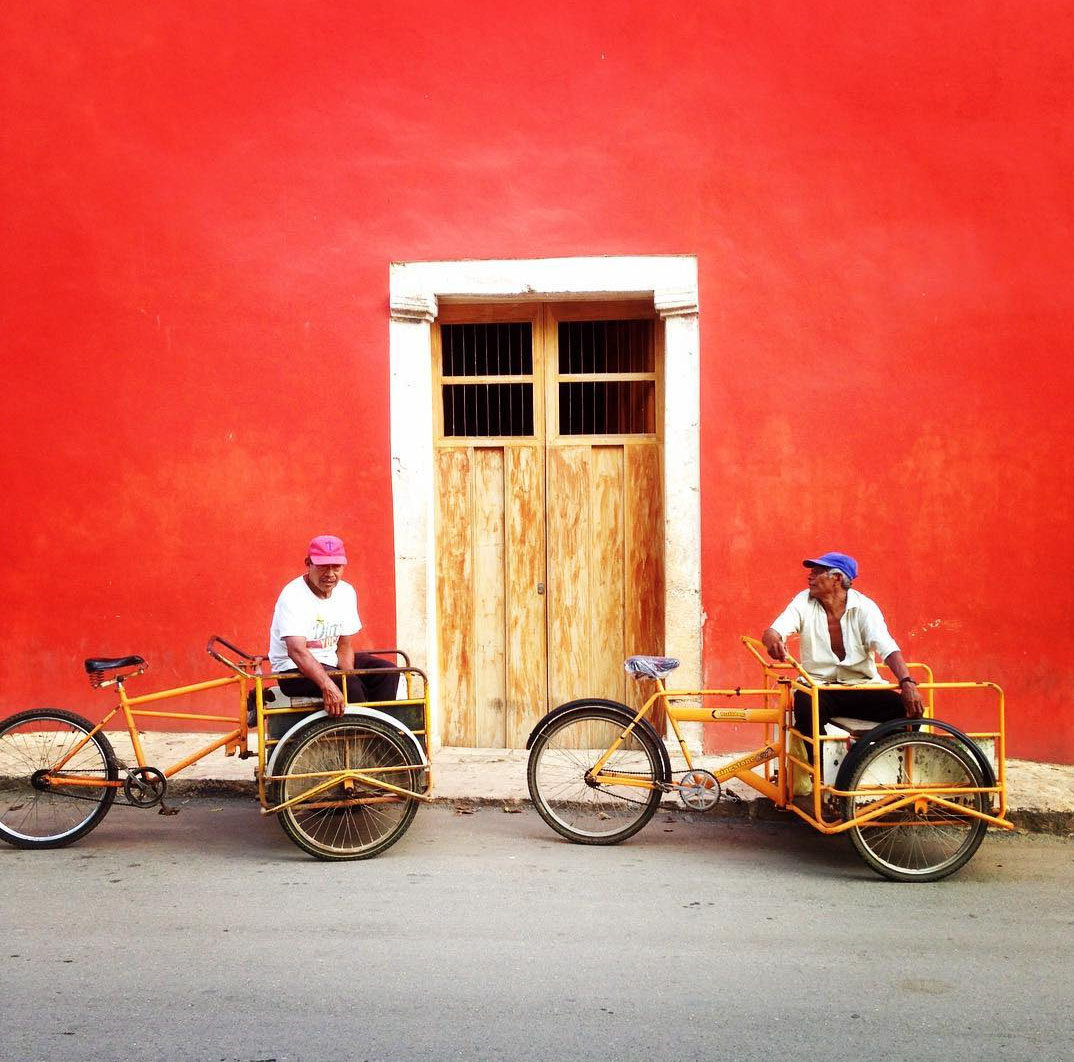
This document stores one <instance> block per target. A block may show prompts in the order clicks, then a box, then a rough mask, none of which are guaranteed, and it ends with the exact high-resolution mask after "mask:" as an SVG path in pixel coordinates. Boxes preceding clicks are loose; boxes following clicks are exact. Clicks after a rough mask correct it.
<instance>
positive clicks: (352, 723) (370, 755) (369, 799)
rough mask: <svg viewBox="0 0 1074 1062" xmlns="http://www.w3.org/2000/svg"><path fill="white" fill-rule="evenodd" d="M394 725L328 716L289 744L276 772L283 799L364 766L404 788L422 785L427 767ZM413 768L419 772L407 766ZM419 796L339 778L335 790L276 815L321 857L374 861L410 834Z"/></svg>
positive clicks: (302, 845)
mask: <svg viewBox="0 0 1074 1062" xmlns="http://www.w3.org/2000/svg"><path fill="white" fill-rule="evenodd" d="M415 764H416V761H415V756H414V752H413V750H412V749H409V748H408V747H407V743H406V741H405V739H404V738H403V737H401V736H400V735H399V734H398V733H397V732H396V731H395V730H393V729H392V728H391V727H390V726H388V725H387V724H386V723H382V722H380V721H379V720H375V719H325V720H323V721H321V722H318V723H316V724H314V725H312V726H310V728H309V729H308V730H306V731H303V732H301V733H299V734H298V735H296V736H295V737H294V738H293V739H292V740H290V741H288V743H287V745H286V746H285V747H284V751H283V753H282V755H281V759H280V764H279V767H278V769H277V770H276V773H277V774H278V775H280V776H281V780H280V782H279V783H278V790H277V795H278V796H279V799H280V802H281V803H285V802H286V801H288V800H293V799H294V798H295V797H298V796H301V795H302V794H303V793H306V792H308V791H309V790H310V789H313V788H314V787H316V786H318V785H321V784H322V783H323V782H324V781H325V780H326V778H329V777H331V776H332V775H333V774H336V773H340V772H343V771H364V772H366V773H368V774H369V775H370V776H371V777H372V778H382V779H383V780H384V781H385V782H389V783H390V784H391V785H394V786H398V787H399V788H401V789H409V790H416V789H417V788H418V783H419V779H420V777H421V771H422V768H420V767H418V766H416V765H415ZM407 768H413V769H409V770H408V769H407ZM417 811H418V800H417V798H416V797H409V796H400V795H399V794H397V793H392V792H390V791H389V790H387V789H383V788H380V787H379V786H376V785H374V784H371V783H370V784H367V783H364V782H359V781H355V780H354V779H341V780H339V781H337V782H336V784H334V785H333V786H331V788H329V789H326V790H324V791H323V792H320V793H318V794H316V796H314V797H312V798H310V799H309V800H306V801H302V802H300V803H297V804H293V805H291V807H288V808H284V809H283V810H282V811H280V812H279V813H278V817H279V820H280V825H281V826H282V827H283V830H284V833H286V834H287V836H288V837H290V838H291V840H292V841H294V842H295V844H297V845H298V847H299V848H301V849H302V850H303V851H305V852H309V854H310V855H312V856H316V857H317V858H318V859H368V858H369V857H370V856H375V855H377V854H378V853H380V852H383V851H384V850H385V849H386V848H390V847H391V846H392V845H393V844H395V842H396V841H398V840H399V838H400V837H402V836H403V834H404V833H406V831H407V828H408V827H409V826H410V824H411V822H413V820H414V816H415V815H416V814H417Z"/></svg>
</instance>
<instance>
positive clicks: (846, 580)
mask: <svg viewBox="0 0 1074 1062" xmlns="http://www.w3.org/2000/svg"><path fill="white" fill-rule="evenodd" d="M828 574H829V575H838V576H839V582H840V583H841V584H842V587H843V589H844V590H849V589H850V584H851V583H852V582H853V579H851V578H850V576H849V575H847V573H846V572H841V571H840V570H839V569H838V568H829V569H828Z"/></svg>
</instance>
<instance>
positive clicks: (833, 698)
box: [794, 690, 906, 763]
mask: <svg viewBox="0 0 1074 1062" xmlns="http://www.w3.org/2000/svg"><path fill="white" fill-rule="evenodd" d="M817 699H818V701H819V703H818V705H817V708H818V710H819V714H820V720H819V721H820V728H821V732H822V733H823V731H824V725H825V724H826V723H828V722H829V721H830V720H832V719H833V718H835V717H836V716H840V715H845V716H849V717H850V718H852V719H868V720H869V722H871V723H883V722H885V721H886V720H888V719H902V718H903V717H904V716H905V715H906V708H905V707H904V706H903V703H902V697H901V696H900V695H899V694H898V693H896V692H895V691H894V690H820V692H819V693H818V694H817ZM794 729H795V730H798V731H800V732H801V733H803V734H805V735H806V737H809V736H810V735H813V702H812V699H811V698H810V696H809V694H808V693H801V692H796V693H795V695H794ZM813 736H815V735H813ZM806 751H807V752H808V753H809V762H810V763H812V762H813V753H812V748H811V747H810V746H809V745H806Z"/></svg>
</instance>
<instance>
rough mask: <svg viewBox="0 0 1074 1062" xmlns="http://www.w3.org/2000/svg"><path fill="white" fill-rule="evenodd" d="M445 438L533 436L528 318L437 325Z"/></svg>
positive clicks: (531, 345) (531, 336) (530, 335)
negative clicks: (524, 319) (497, 321)
mask: <svg viewBox="0 0 1074 1062" xmlns="http://www.w3.org/2000/svg"><path fill="white" fill-rule="evenodd" d="M440 345H441V370H440V374H441V377H442V379H443V384H442V389H443V405H444V436H445V437H460V436H461V437H469V438H475V437H476V438H490V437H497V436H532V435H533V329H532V326H531V324H530V322H529V321H518V322H510V323H500V324H446V325H441V327H440Z"/></svg>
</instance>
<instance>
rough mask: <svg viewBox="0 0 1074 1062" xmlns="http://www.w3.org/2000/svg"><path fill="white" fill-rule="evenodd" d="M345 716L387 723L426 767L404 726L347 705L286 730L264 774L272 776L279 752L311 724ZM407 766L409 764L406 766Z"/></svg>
mask: <svg viewBox="0 0 1074 1062" xmlns="http://www.w3.org/2000/svg"><path fill="white" fill-rule="evenodd" d="M346 716H358V717H359V718H366V719H377V720H379V721H380V722H382V723H387V724H388V725H389V726H390V727H391V728H392V729H393V730H395V731H396V732H397V733H398V734H399V736H400V737H401V738H403V740H404V741H406V742H407V743H408V744H409V746H410V747H412V748H413V750H414V763H415V765H418V764H420V765H421V766H422V767H425V766H428V763H429V758H428V757H427V756H426V755H425V750H424V749H423V748H422V747H421V742H420V741H419V740H418V737H417V735H416V734H415V733H414V731H413V730H411V729H410V728H409V727H407V726H404V725H403V724H402V723H400V722H399V720H398V719H395V718H393V717H392V716H390V715H388V714H387V712H382V711H380V710H379V709H377V708H362V707H358V706H356V705H347V708H346V709H345V711H344V712H343V715H336V716H331V717H330V716H329V715H328V713H327V712H326V711H325V710H324V709H323V708H322V709H321V710H320V711H319V712H314V713H313V714H312V715H307V716H303V717H302V718H301V719H300V720H299V721H298V722H297V723H295V725H294V726H292V727H291V729H290V730H288V731H287V732H286V733H285V734H284V735H283V737H281V738H280V740H279V741H278V742H277V743H276V747H275V748H274V749H273V750H272V755H271V756H270V757H269V761H268V763H267V764H266V765H265V774H266V775H272V774H274V773H275V770H274V769H275V766H276V759H277V757H278V756H279V755H280V750H281V749H282V748H283V747H284V745H286V744H287V742H288V741H290V740H291V739H292V738H294V737H296V736H297V735H298V734H299V733H300V732H301V731H303V730H305V729H306V727H308V726H310V725H311V724H313V723H316V722H319V721H320V720H321V719H328V718H333V719H343V718H345V717H346ZM408 766H409V764H408Z"/></svg>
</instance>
